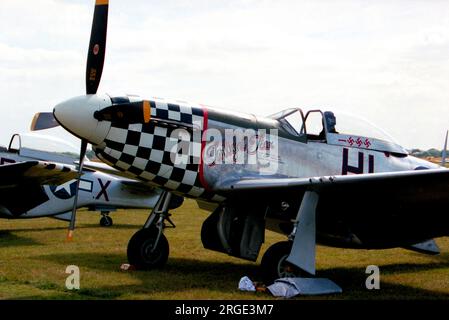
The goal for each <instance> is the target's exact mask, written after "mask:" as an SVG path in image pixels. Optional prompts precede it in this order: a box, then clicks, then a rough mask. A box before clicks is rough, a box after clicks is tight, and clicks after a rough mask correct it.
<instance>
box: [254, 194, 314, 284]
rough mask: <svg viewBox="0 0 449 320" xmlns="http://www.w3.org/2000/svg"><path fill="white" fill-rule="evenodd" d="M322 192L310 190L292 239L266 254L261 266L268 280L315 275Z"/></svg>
mask: <svg viewBox="0 0 449 320" xmlns="http://www.w3.org/2000/svg"><path fill="white" fill-rule="evenodd" d="M318 198H319V197H318V194H317V193H316V192H314V191H306V193H305V194H304V198H303V200H302V202H301V206H300V208H299V211H298V215H297V217H296V220H295V222H294V223H295V225H294V228H293V231H292V233H291V234H290V235H289V241H282V242H278V243H275V244H274V245H272V246H271V247H270V248H268V250H267V251H266V252H265V254H264V256H263V257H262V262H261V267H262V268H263V271H264V274H265V278H266V280H268V281H274V280H275V279H279V278H283V277H298V276H300V275H301V274H304V271H305V272H307V273H308V274H312V275H315V247H316V236H315V232H316V231H315V211H316V205H317V203H318Z"/></svg>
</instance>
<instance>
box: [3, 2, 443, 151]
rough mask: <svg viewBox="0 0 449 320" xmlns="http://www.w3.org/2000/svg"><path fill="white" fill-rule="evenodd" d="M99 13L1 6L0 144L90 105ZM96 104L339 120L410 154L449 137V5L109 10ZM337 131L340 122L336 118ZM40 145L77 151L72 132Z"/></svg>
mask: <svg viewBox="0 0 449 320" xmlns="http://www.w3.org/2000/svg"><path fill="white" fill-rule="evenodd" d="M93 8H94V0H34V1H17V0H1V1H0V30H1V32H0V99H1V100H0V101H1V103H0V111H1V113H0V114H1V117H0V144H3V145H6V144H8V142H9V139H10V136H11V135H12V134H13V133H17V132H27V131H28V129H29V125H30V123H31V119H32V117H33V115H34V114H35V113H36V112H39V111H51V110H52V109H53V107H54V106H55V105H56V104H57V103H59V102H61V101H63V100H66V99H68V98H71V97H73V96H77V95H82V94H84V92H85V80H84V77H85V64H86V55H87V47H88V42H89V37H90V28H91V22H92V14H93ZM99 92H106V93H110V94H123V93H130V94H138V95H141V96H142V97H152V96H157V97H166V98H176V99H182V100H187V101H192V102H199V103H204V104H207V105H211V106H215V107H219V108H225V109H229V110H237V111H243V112H248V113H254V114H256V115H262V116H263V115H269V114H273V113H275V112H277V111H280V110H282V109H285V108H289V107H300V108H302V109H304V110H307V109H312V108H321V109H323V110H333V109H337V110H343V111H345V112H349V113H353V114H356V115H359V116H361V117H362V118H364V119H368V120H369V121H371V122H372V123H374V124H376V125H377V126H379V127H381V128H383V129H384V130H385V131H386V132H388V133H389V134H391V135H392V136H393V137H394V138H395V139H396V141H398V142H399V143H401V145H403V146H404V147H406V148H421V149H428V148H438V149H441V148H442V147H443V142H444V134H445V132H446V130H447V129H449V116H448V114H449V1H438V0H433V1H425V0H421V1H417V0H416V1H414V0H407V1H406V0H404V1H401V0H396V1H365V0H361V1H351V0H336V1H305V0H304V1H301V0H299V1H296V0H295V1H287V0H239V1H237V0H226V1H224V0H223V1H220V0H214V1H211V0H209V1H206V0H190V1H187V0H178V1H176V0H164V1H162V0H152V1H148V0H127V1H125V0H110V6H109V26H108V43H107V49H106V62H105V67H104V72H103V77H102V81H101V84H100V88H99ZM337 122H338V117H337ZM41 134H46V135H52V136H57V137H58V138H61V139H65V140H67V141H70V142H73V143H76V142H77V140H76V139H75V138H73V137H71V136H70V134H68V133H66V132H64V130H63V129H61V128H58V129H51V130H47V131H43V132H41Z"/></svg>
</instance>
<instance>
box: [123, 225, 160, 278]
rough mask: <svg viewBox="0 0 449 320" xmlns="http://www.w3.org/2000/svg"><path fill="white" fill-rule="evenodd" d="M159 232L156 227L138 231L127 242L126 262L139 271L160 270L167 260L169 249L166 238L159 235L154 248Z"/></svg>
mask: <svg viewBox="0 0 449 320" xmlns="http://www.w3.org/2000/svg"><path fill="white" fill-rule="evenodd" d="M158 234H159V230H158V229H157V228H156V227H150V228H146V229H140V230H139V231H137V232H136V233H135V234H134V235H133V236H132V238H131V240H129V242H128V252H127V253H128V262H129V263H130V264H131V265H134V266H135V267H136V268H137V269H140V270H150V269H155V268H160V267H162V266H164V265H165V263H166V262H167V260H168V254H169V247H168V241H167V238H166V237H165V235H164V234H163V233H161V234H160V237H159V241H157V245H156V247H154V243H155V242H156V240H157V236H158Z"/></svg>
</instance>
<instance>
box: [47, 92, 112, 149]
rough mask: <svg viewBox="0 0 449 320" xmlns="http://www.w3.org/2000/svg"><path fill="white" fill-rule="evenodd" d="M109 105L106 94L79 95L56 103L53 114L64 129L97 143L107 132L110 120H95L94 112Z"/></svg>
mask: <svg viewBox="0 0 449 320" xmlns="http://www.w3.org/2000/svg"><path fill="white" fill-rule="evenodd" d="M110 105H111V99H110V98H109V96H107V95H86V96H79V97H75V98H72V99H69V100H67V101H64V102H61V103H59V104H58V105H56V106H55V107H54V109H53V114H54V116H55V119H56V120H57V121H58V122H59V124H60V125H61V126H62V127H64V129H66V130H67V131H69V132H71V133H72V134H74V135H76V136H77V137H79V138H82V139H86V140H87V141H89V142H90V143H92V144H93V145H98V144H100V143H101V142H103V140H104V138H105V137H106V135H107V134H108V132H109V129H110V122H108V121H98V120H96V119H95V118H94V112H95V111H98V110H100V109H103V108H105V107H108V106H110Z"/></svg>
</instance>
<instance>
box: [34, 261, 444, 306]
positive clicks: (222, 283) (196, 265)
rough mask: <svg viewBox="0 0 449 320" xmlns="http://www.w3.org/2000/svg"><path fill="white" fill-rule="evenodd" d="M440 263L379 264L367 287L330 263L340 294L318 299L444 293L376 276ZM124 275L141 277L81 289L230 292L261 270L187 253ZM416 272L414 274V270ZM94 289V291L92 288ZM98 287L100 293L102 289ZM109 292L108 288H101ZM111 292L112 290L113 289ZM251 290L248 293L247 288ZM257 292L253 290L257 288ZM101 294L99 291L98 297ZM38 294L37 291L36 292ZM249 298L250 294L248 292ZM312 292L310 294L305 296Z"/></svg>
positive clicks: (359, 274)
mask: <svg viewBox="0 0 449 320" xmlns="http://www.w3.org/2000/svg"><path fill="white" fill-rule="evenodd" d="M37 258H38V259H44V260H51V261H54V262H58V263H60V264H61V265H64V266H65V265H69V264H75V261H76V264H77V265H78V266H79V267H80V268H81V270H82V269H83V268H89V269H97V270H98V269H99V270H103V271H109V272H111V271H119V266H120V264H121V263H123V261H126V257H125V256H124V255H121V254H96V253H80V254H75V255H74V254H52V255H45V256H40V257H37ZM442 268H449V256H446V259H445V261H443V259H442V261H441V262H430V263H426V264H418V265H417V264H408V263H403V264H389V265H383V266H380V269H381V289H380V290H368V289H366V287H365V281H366V278H367V274H366V273H365V269H364V268H361V267H348V268H345V267H335V268H328V269H321V270H319V271H318V273H317V276H318V277H324V278H330V279H332V280H333V281H335V282H336V283H337V284H338V285H339V286H341V287H342V288H343V294H340V295H328V296H319V297H318V298H320V299H326V298H337V299H363V300H369V299H396V300H397V299H449V293H442V292H438V291H433V290H428V289H421V288H416V287H413V286H409V285H402V284H397V283H390V282H387V281H382V274H384V275H392V274H401V273H408V272H424V271H430V270H436V269H442ZM128 274H129V275H130V277H133V278H137V279H139V280H140V281H141V283H140V284H138V285H110V284H105V286H103V287H99V288H95V289H92V290H87V291H86V292H85V293H83V292H79V293H80V294H85V295H87V296H91V298H106V299H113V298H116V297H119V296H120V295H121V293H120V292H127V293H129V292H132V293H136V294H141V295H145V294H151V293H154V292H164V293H166V294H167V299H170V293H179V292H183V291H186V292H187V291H190V290H193V289H201V288H207V290H209V291H215V292H222V293H230V292H235V291H236V290H238V289H237V284H238V281H239V279H240V278H241V277H242V276H245V275H246V276H249V277H250V278H251V279H252V280H255V281H259V280H260V279H261V272H260V269H259V268H258V265H257V264H255V263H248V264H242V263H235V262H216V261H201V260H195V259H187V258H171V259H169V261H168V263H167V265H166V266H165V267H164V269H162V270H153V271H129V272H128ZM418 276H419V275H418ZM95 290H97V291H95ZM103 292H104V294H103ZM107 292H109V296H108V294H106V293H107ZM114 293H116V294H114ZM248 294H250V295H251V293H248ZM258 294H259V293H258ZM103 295H104V297H103ZM36 298H39V297H36ZM249 298H250V296H249ZM306 298H315V297H313V296H312V297H310V296H309V297H306Z"/></svg>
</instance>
